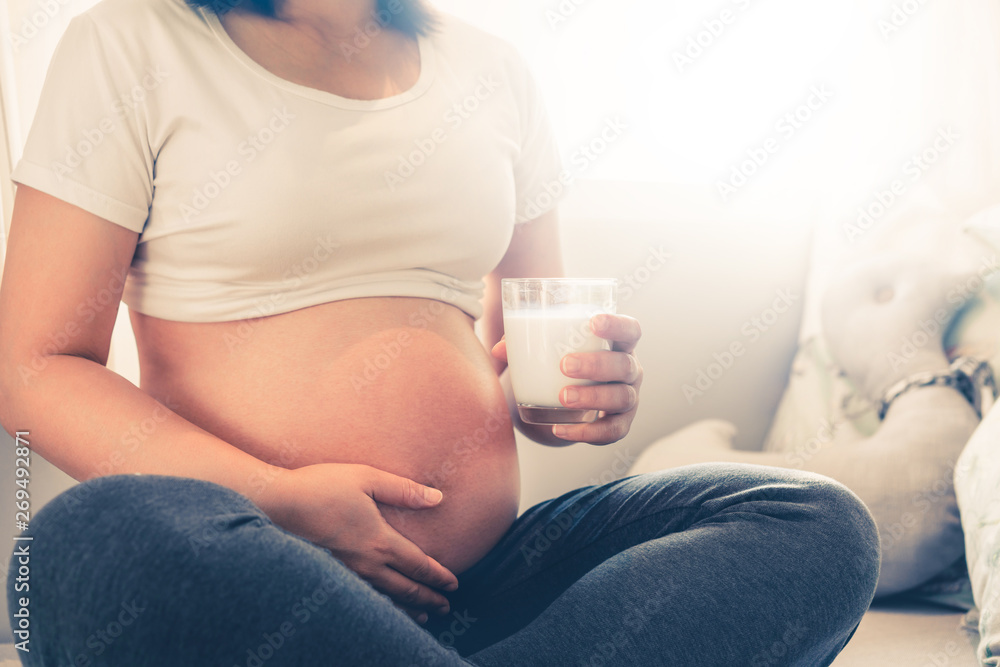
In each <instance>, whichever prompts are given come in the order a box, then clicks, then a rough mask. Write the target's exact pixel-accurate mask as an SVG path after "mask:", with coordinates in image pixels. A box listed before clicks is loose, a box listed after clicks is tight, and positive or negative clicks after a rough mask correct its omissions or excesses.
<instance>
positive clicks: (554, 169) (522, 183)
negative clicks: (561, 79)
mask: <svg viewBox="0 0 1000 667" xmlns="http://www.w3.org/2000/svg"><path fill="white" fill-rule="evenodd" d="M521 66H522V71H523V80H524V83H523V85H522V88H521V91H522V99H521V100H520V109H521V111H520V113H521V147H520V148H521V150H520V154H519V155H518V158H517V160H516V162H515V163H514V184H515V188H516V192H517V208H516V212H517V215H516V218H515V221H516V222H517V223H524V222H528V221H531V220H534V219H535V218H538V217H540V216H541V215H543V214H545V213H548V212H549V211H550V210H552V209H553V208H555V206H556V204H557V203H558V202H559V199H560V197H561V196H562V195H563V194H564V193H565V192H566V189H567V187H568V185H569V183H568V181H569V178H568V174H565V173H563V163H562V157H561V155H560V152H559V145H558V144H557V143H556V139H555V134H554V133H553V131H552V124H551V121H550V120H549V114H548V110H547V109H546V108H545V101H544V100H543V99H542V93H541V90H540V89H539V87H538V83H537V81H536V80H535V78H534V76H532V74H531V72H530V70H529V69H528V67H527V65H526V64H525V63H523V62H522V63H521Z"/></svg>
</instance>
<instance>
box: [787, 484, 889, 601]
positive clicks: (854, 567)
mask: <svg viewBox="0 0 1000 667" xmlns="http://www.w3.org/2000/svg"><path fill="white" fill-rule="evenodd" d="M801 483H802V484H803V486H804V489H805V493H804V498H803V500H802V502H803V503H804V504H805V505H807V506H808V508H809V515H810V516H811V518H812V521H810V522H809V525H810V528H809V530H808V537H807V538H806V539H808V540H810V542H811V544H812V546H813V548H814V549H815V551H814V553H815V554H816V556H815V557H816V558H817V559H821V562H822V563H823V564H824V567H825V568H826V569H828V570H829V572H830V574H832V575H833V576H832V577H831V578H830V579H831V581H833V582H835V584H834V585H835V586H836V587H837V588H838V589H839V590H841V591H843V593H844V594H849V595H851V597H852V598H853V599H854V600H856V601H857V603H858V604H859V605H860V607H859V608H860V611H861V613H863V612H864V610H866V609H867V608H868V605H869V604H871V600H872V598H873V596H874V592H875V587H876V585H877V583H878V579H879V568H880V561H881V547H880V544H879V531H878V527H877V525H876V523H875V520H874V518H873V517H872V514H871V512H870V511H869V510H868V508H867V507H866V506H865V504H864V503H863V502H862V501H861V499H860V498H858V496H857V495H855V494H854V493H853V492H852V491H850V490H849V489H848V488H847V487H846V486H844V485H843V484H840V483H839V482H836V481H834V480H832V479H829V478H826V477H822V476H820V475H815V476H811V477H810V478H809V479H805V480H803V481H802V482H801Z"/></svg>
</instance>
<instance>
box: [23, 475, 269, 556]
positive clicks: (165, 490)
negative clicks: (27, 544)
mask: <svg viewBox="0 0 1000 667" xmlns="http://www.w3.org/2000/svg"><path fill="white" fill-rule="evenodd" d="M242 513H250V514H252V515H256V516H259V517H260V518H261V519H263V518H264V515H263V514H262V513H261V512H260V510H259V509H258V508H257V507H256V506H255V505H254V504H253V503H252V502H251V501H250V500H249V499H247V498H245V497H244V496H241V495H240V494H238V493H236V492H235V491H232V490H231V489H227V488H225V487H223V486H219V485H217V484H213V483H211V482H205V481H202V480H196V479H189V478H184V477H167V476H162V475H111V476H107V477H97V478H94V479H91V480H88V481H86V482H82V483H80V484H77V485H76V486H74V487H72V488H70V489H68V490H67V491H64V492H63V493H62V494H60V495H58V496H56V497H55V498H54V499H53V500H52V501H51V502H49V503H48V504H46V505H45V507H43V508H42V510H41V511H40V512H39V513H38V514H37V515H36V517H35V520H34V521H33V522H32V524H31V533H32V535H34V537H35V541H36V542H37V541H42V540H46V539H48V536H50V535H51V536H52V537H53V539H61V540H65V539H67V537H68V536H79V537H80V538H86V536H94V535H97V536H98V537H104V538H107V537H113V536H114V534H119V535H124V534H128V533H129V531H130V530H132V529H136V530H140V531H141V532H142V533H143V534H144V536H146V537H154V536H155V534H156V532H158V531H165V532H175V531H180V532H190V531H191V530H197V529H199V528H198V524H199V523H200V522H201V521H202V520H204V519H205V518H208V517H212V516H218V515H226V516H228V515H232V514H242ZM109 533H110V534H109Z"/></svg>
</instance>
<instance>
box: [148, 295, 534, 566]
mask: <svg viewBox="0 0 1000 667" xmlns="http://www.w3.org/2000/svg"><path fill="white" fill-rule="evenodd" d="M434 304H437V302H433V303H432V304H430V306H429V305H428V302H427V301H426V300H423V299H357V300H351V301H343V302H337V303H333V304H326V305H324V306H318V307H315V308H309V309H304V310H301V311H295V312H293V313H288V314H284V315H278V316H273V317H269V318H265V319H263V320H258V321H256V322H255V323H254V324H253V327H252V328H249V329H248V328H246V326H244V328H243V329H242V331H243V333H244V334H246V335H239V330H238V329H236V328H235V327H237V326H238V324H237V323H218V324H190V323H173V322H165V321H163V320H152V319H151V318H147V317H145V316H141V315H135V314H133V326H134V327H135V329H136V338H137V341H138V342H139V348H140V364H141V366H142V370H143V373H142V378H143V381H142V384H143V389H144V390H146V391H147V392H149V393H150V394H152V395H153V396H155V397H156V398H158V399H160V400H161V401H164V402H167V403H168V404H169V405H170V406H171V407H172V408H173V409H174V410H175V411H176V412H178V413H179V414H181V415H182V416H184V417H186V418H187V419H189V420H190V421H192V422H194V423H195V424H197V425H198V426H201V427H202V428H204V429H205V430H207V431H209V432H211V433H213V434H215V435H217V436H218V437H220V438H222V439H224V440H226V441H227V442H229V443H231V444H233V445H235V446H237V447H240V448H241V449H243V450H245V451H247V452H249V453H251V454H253V455H254V456H256V457H258V458H260V459H262V460H266V461H269V462H271V463H274V464H276V465H280V466H283V467H286V468H298V467H302V466H306V465H311V464H315V463H358V464H365V465H370V466H373V467H375V468H379V469H381V470H385V471H387V472H391V473H394V474H397V475H401V476H404V477H408V478H410V479H413V480H416V481H418V482H420V483H423V484H427V485H429V486H433V487H435V488H438V489H440V490H441V491H442V492H443V494H444V500H443V501H442V502H441V504H440V505H438V506H437V507H435V508H433V509H430V510H422V511H412V510H403V509H399V508H393V507H387V506H383V507H382V508H381V509H382V512H383V515H384V516H385V518H386V520H387V521H388V522H389V523H390V525H392V526H393V527H394V528H396V529H397V530H398V531H399V532H400V533H402V534H403V535H405V536H406V537H407V538H409V539H410V540H412V541H413V542H414V543H416V544H417V546H419V547H421V548H422V549H423V550H424V551H425V552H426V553H427V554H428V555H430V556H432V557H434V558H435V559H437V560H438V561H440V562H441V563H442V564H443V565H445V567H448V568H449V569H451V570H452V571H453V572H456V573H459V572H462V571H464V570H465V569H468V567H469V566H471V565H472V564H474V563H475V562H476V561H478V560H479V559H480V558H482V556H483V555H485V553H486V552H487V551H489V549H490V548H491V547H492V546H493V545H494V544H496V542H497V541H498V540H499V539H500V537H501V536H502V535H503V533H504V532H505V531H506V530H507V529H508V528H509V527H510V524H511V523H512V522H513V520H514V518H515V517H516V514H517V504H518V497H519V483H518V468H517V454H516V448H515V445H514V436H513V429H512V426H511V422H510V418H509V416H508V414H507V406H506V401H505V399H504V395H503V391H502V389H501V388H500V384H499V382H498V380H497V378H496V374H495V372H494V370H493V368H492V366H491V365H490V363H489V358H488V356H487V354H486V351H485V350H484V349H483V347H482V345H481V344H480V343H479V341H478V340H477V339H476V337H475V334H474V333H473V330H472V326H471V321H470V320H469V318H468V317H467V316H466V315H464V314H463V313H461V311H458V310H456V309H454V308H452V307H450V306H445V305H443V304H437V305H436V306H435V305H434ZM428 307H430V308H432V309H434V308H436V309H437V310H438V311H439V312H438V315H437V316H436V317H434V318H433V319H429V318H414V317H413V314H414V313H419V312H426V311H427V309H428ZM344 322H351V323H352V326H349V327H348V326H345V325H344V324H343V323H344ZM244 325H246V323H244ZM181 329H183V330H185V331H181ZM157 343H158V344H157ZM154 349H155V350H156V353H155V354H154V353H152V352H151V350H154ZM147 371H148V372H147ZM259 483H261V484H263V483H266V481H265V480H260V482H259Z"/></svg>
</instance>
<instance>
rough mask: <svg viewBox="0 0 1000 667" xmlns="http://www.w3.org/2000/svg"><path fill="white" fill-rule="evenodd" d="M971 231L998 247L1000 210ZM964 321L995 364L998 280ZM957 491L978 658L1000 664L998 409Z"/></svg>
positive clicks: (961, 465)
mask: <svg viewBox="0 0 1000 667" xmlns="http://www.w3.org/2000/svg"><path fill="white" fill-rule="evenodd" d="M967 229H968V231H970V232H971V233H972V234H974V235H975V236H977V237H979V238H982V239H984V240H986V241H987V242H989V243H991V245H993V246H994V247H995V248H997V249H1000V206H998V207H994V208H991V209H988V210H987V211H984V212H983V213H981V214H979V215H977V216H975V217H974V218H973V219H972V220H971V221H970V222H969V224H968V225H967ZM966 320H967V321H965V322H963V323H962V324H961V326H960V327H957V328H958V329H961V331H959V332H958V333H957V334H956V336H957V338H959V339H961V338H964V337H970V338H976V339H977V340H978V345H979V348H980V350H981V353H982V354H983V355H984V356H991V357H992V358H993V359H994V361H996V360H997V352H998V348H1000V286H997V285H996V281H989V283H988V285H987V289H986V290H984V291H983V293H982V295H981V297H980V299H978V300H977V302H976V303H974V304H973V306H972V308H970V310H969V314H968V317H967V318H966ZM973 332H974V333H975V335H974V336H973V335H972V333H973ZM996 369H997V365H996V364H994V370H996ZM955 493H956V495H957V497H958V505H959V508H960V509H961V514H962V529H963V531H964V532H965V550H966V561H967V563H968V566H969V574H970V577H971V581H972V592H973V595H974V597H975V600H976V605H977V606H978V607H979V612H980V613H979V632H980V638H981V639H980V643H979V649H978V653H979V659H980V661H981V662H982V664H983V665H990V666H991V667H995V666H997V665H1000V409H996V408H994V409H992V410H991V411H990V412H989V413H988V414H987V415H986V416H985V418H984V419H983V422H982V424H981V425H980V426H979V428H978V429H976V432H975V434H973V436H972V439H971V440H970V441H969V444H968V446H967V447H966V448H965V451H964V452H963V453H962V456H961V458H960V459H959V461H958V465H957V466H956V468H955Z"/></svg>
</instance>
